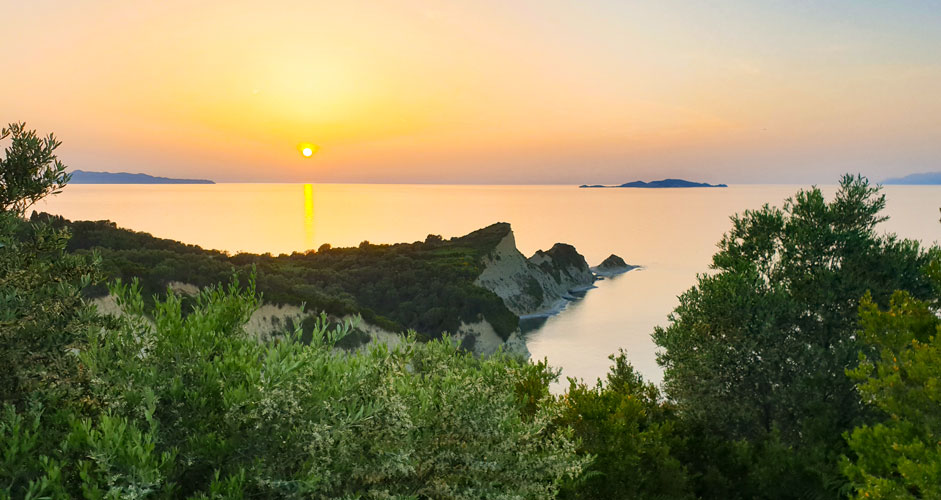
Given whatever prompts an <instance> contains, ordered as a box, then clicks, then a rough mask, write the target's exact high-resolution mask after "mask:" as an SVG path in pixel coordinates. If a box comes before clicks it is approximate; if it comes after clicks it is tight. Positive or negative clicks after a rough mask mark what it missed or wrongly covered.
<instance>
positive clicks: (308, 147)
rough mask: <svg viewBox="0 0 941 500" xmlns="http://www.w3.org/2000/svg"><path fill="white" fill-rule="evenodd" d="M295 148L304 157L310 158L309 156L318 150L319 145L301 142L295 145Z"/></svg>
mask: <svg viewBox="0 0 941 500" xmlns="http://www.w3.org/2000/svg"><path fill="white" fill-rule="evenodd" d="M297 150H298V152H300V153H301V156H303V157H304V158H310V157H311V156H314V153H316V152H317V151H319V150H320V146H318V145H316V144H311V143H309V142H302V143H300V144H298V145H297Z"/></svg>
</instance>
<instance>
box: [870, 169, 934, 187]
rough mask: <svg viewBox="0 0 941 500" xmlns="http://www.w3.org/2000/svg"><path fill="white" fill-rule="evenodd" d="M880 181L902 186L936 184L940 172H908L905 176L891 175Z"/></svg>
mask: <svg viewBox="0 0 941 500" xmlns="http://www.w3.org/2000/svg"><path fill="white" fill-rule="evenodd" d="M882 183H883V184H895V185H904V186H937V185H939V184H941V172H925V173H921V174H909V175H906V176H905V177H893V178H891V179H886V180H884V181H882Z"/></svg>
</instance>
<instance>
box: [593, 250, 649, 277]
mask: <svg viewBox="0 0 941 500" xmlns="http://www.w3.org/2000/svg"><path fill="white" fill-rule="evenodd" d="M638 267H639V266H632V265H630V264H628V263H627V262H624V259H622V258H620V257H618V256H617V255H614V254H611V255H609V256H608V258H607V259H605V260H603V261H602V262H601V264H598V265H597V266H595V267H593V268H591V270H592V272H594V273H595V275H596V276H615V275H618V274H622V273H626V272H628V271H630V270H631V269H637V268H638Z"/></svg>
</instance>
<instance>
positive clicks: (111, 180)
mask: <svg viewBox="0 0 941 500" xmlns="http://www.w3.org/2000/svg"><path fill="white" fill-rule="evenodd" d="M70 183H71V184H215V182H213V181H210V180H206V179H170V178H168V177H154V176H152V175H147V174H129V173H127V172H117V173H114V172H87V171H85V170H73V171H72V180H71V181H70Z"/></svg>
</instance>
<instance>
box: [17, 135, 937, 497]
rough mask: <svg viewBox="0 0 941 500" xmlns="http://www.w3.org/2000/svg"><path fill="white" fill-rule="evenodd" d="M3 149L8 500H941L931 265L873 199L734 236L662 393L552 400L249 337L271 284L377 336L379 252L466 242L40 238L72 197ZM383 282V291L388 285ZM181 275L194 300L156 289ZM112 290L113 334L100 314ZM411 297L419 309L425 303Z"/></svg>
mask: <svg viewBox="0 0 941 500" xmlns="http://www.w3.org/2000/svg"><path fill="white" fill-rule="evenodd" d="M12 140H13V141H14V143H15V145H16V147H12V148H8V149H7V152H6V155H7V158H8V159H9V158H11V157H12V158H14V159H16V161H17V162H19V163H17V167H16V168H17V169H18V170H16V171H13V170H10V171H7V170H4V173H3V175H2V176H0V182H3V183H4V185H3V186H0V187H2V189H0V192H2V193H26V194H21V195H17V196H28V198H23V199H22V200H19V201H18V200H17V199H15V196H12V195H11V196H8V199H6V200H4V203H5V204H4V208H5V210H3V211H0V367H2V370H0V498H76V497H84V498H573V499H575V498H585V499H587V498H605V499H607V498H666V499H686V498H716V499H719V498H840V497H843V498H846V497H856V498H860V499H862V498H893V499H894V498H913V499H914V498H937V497H938V496H939V495H941V491H939V489H938V485H939V484H941V441H939V440H941V406H939V405H941V403H939V401H941V393H939V388H941V380H939V377H941V354H939V352H941V351H939V350H938V345H937V336H938V333H939V331H941V320H939V306H941V259H939V251H938V250H937V249H936V248H931V249H928V250H923V249H921V248H919V247H918V245H916V244H915V243H912V242H908V241H903V240H897V239H895V238H893V237H884V236H879V235H877V234H876V232H875V229H874V228H875V225H876V224H877V223H878V221H879V220H880V215H879V213H880V211H881V209H882V207H883V204H884V201H883V199H882V197H881V196H880V195H879V193H878V190H877V189H875V188H872V187H871V186H869V185H868V183H867V182H866V181H865V180H864V179H860V178H849V177H848V178H845V179H844V180H843V182H842V185H841V189H840V191H839V193H838V195H837V197H836V198H835V199H834V200H833V201H832V202H829V203H827V202H825V201H824V199H823V197H822V196H821V194H820V192H819V191H818V190H816V189H811V190H808V191H802V192H801V193H798V195H797V196H796V197H795V198H794V199H793V200H789V201H788V202H787V203H786V204H785V206H784V209H783V210H777V209H773V208H770V207H765V208H763V209H761V210H758V211H752V212H746V213H745V214H743V215H742V216H741V217H736V218H734V219H733V228H732V230H731V231H730V232H729V233H728V234H727V235H726V236H725V238H724V239H723V240H722V243H721V245H720V251H719V253H717V254H716V256H715V258H714V266H713V272H712V273H710V274H707V275H704V276H701V277H699V280H698V283H697V285H696V286H695V287H693V288H692V289H690V290H689V291H688V292H687V293H685V294H684V295H683V296H682V297H681V298H680V305H679V307H678V308H677V309H676V311H675V312H674V314H673V315H672V316H671V318H670V321H669V324H668V325H667V326H666V327H665V328H662V329H658V330H657V331H656V332H655V339H656V341H657V343H658V344H659V345H660V346H661V347H662V348H663V351H662V358H661V362H662V363H663V365H664V368H665V370H666V382H665V384H664V387H663V388H662V389H661V388H657V387H655V386H653V385H651V384H649V383H646V382H645V381H643V380H642V379H641V377H640V376H639V375H638V374H637V373H636V372H635V371H634V370H633V368H631V366H630V364H629V363H628V362H627V357H628V356H627V354H626V353H623V352H622V353H620V354H619V355H617V356H612V358H611V359H612V362H613V365H612V367H611V370H610V373H609V374H608V376H607V378H606V380H604V381H598V382H597V383H595V384H587V383H584V382H581V381H570V383H569V387H568V389H567V391H566V392H565V394H563V395H559V396H555V395H551V394H550V393H549V390H548V387H549V384H550V383H551V382H553V381H554V380H555V379H556V378H557V375H558V373H557V372H556V371H554V370H553V369H551V368H550V367H548V366H547V365H546V363H545V362H538V363H531V362H527V361H522V360H520V359H517V358H514V357H509V356H505V355H502V354H497V355H495V356H492V357H488V358H478V357H474V356H472V355H469V354H467V353H465V352H463V351H461V350H460V349H459V348H458V347H457V346H455V345H453V343H451V342H450V341H449V340H448V338H447V337H444V338H440V339H437V340H433V341H425V342H417V341H416V340H415V338H414V336H413V337H412V338H410V339H407V340H405V341H404V342H402V343H401V345H399V346H397V347H395V348H391V349H390V348H387V347H385V346H383V345H375V346H370V347H369V348H368V349H364V350H360V351H356V352H354V353H347V352H344V351H342V350H338V349H334V348H333V346H334V345H335V344H336V343H337V342H340V341H342V340H343V338H344V335H346V334H347V333H348V332H349V331H350V325H349V324H345V325H339V326H337V325H328V324H327V322H326V321H325V319H324V318H323V317H321V318H319V319H318V320H317V321H315V322H314V324H313V325H312V327H311V328H310V331H309V335H308V336H307V337H305V338H304V340H303V341H302V340H301V338H300V332H295V333H294V334H293V335H288V336H286V337H284V338H279V339H276V340H273V341H269V342H259V341H258V339H256V338H254V337H252V336H251V335H248V334H247V333H246V332H245V331H244V328H243V325H244V323H245V321H246V319H247V318H248V316H249V315H250V313H251V312H252V311H253V310H254V308H255V307H256V306H257V304H258V301H259V297H258V293H257V291H258V288H260V287H261V283H262V282H263V280H268V281H265V283H266V284H265V286H266V287H268V288H266V294H265V298H266V299H268V297H269V293H270V294H271V295H275V296H277V294H278V293H283V294H286V295H285V297H287V294H291V293H301V294H307V295H304V297H305V298H310V297H314V295H313V292H314V291H315V290H319V293H322V294H323V297H321V298H320V299H318V300H321V301H322V302H316V301H312V302H310V303H313V304H317V305H323V304H329V300H333V299H334V298H335V299H336V300H340V301H343V300H347V299H348V298H349V297H350V296H354V293H355V294H358V295H355V298H354V299H351V300H352V302H351V303H353V304H355V305H356V307H357V310H358V311H362V310H364V308H363V304H366V303H369V304H380V305H375V306H374V305H370V306H369V307H370V308H373V307H375V309H370V310H373V311H374V313H375V314H376V315H377V317H378V315H379V314H380V312H382V311H385V310H387V309H384V308H386V307H390V306H389V305H382V304H381V299H378V298H376V299H372V298H370V297H371V296H370V293H371V292H369V291H368V290H365V289H364V291H357V290H356V289H355V288H356V287H360V286H363V284H364V283H365V281H367V279H366V278H367V277H368V273H369V266H368V262H370V258H372V259H375V261H376V262H382V263H384V264H389V265H393V266H400V267H396V268H395V269H397V270H399V271H407V270H409V269H412V270H414V267H411V266H412V264H411V263H408V262H405V261H408V260H413V261H417V260H421V259H425V260H426V261H427V260H431V261H434V262H439V263H447V264H446V266H445V267H447V268H448V269H450V271H447V270H442V272H457V271H455V269H460V267H461V266H458V265H455V264H459V263H461V262H468V264H467V267H468V268H469V269H468V270H467V271H466V272H467V273H472V272H473V269H472V267H473V264H472V262H471V261H469V260H465V259H471V260H472V258H473V257H474V253H473V252H475V251H478V250H475V241H465V242H463V243H464V244H460V245H454V244H453V243H454V242H453V240H452V241H451V242H444V241H442V240H441V239H439V238H429V240H428V241H426V242H424V243H421V244H413V245H405V246H391V247H379V246H373V245H363V246H362V248H360V249H356V250H359V251H360V252H359V253H357V251H354V250H353V249H340V250H333V249H327V248H323V249H322V250H321V251H320V252H318V253H317V254H318V255H321V259H323V260H321V261H319V263H318V264H316V265H315V264H313V261H312V260H308V259H310V258H311V257H310V256H308V255H293V256H284V257H280V258H274V257H267V256H243V257H238V256H237V257H230V256H226V255H223V254H218V253H212V252H206V251H203V250H201V249H198V248H196V247H191V246H187V245H182V244H179V243H175V242H169V241H167V240H154V239H153V238H150V237H149V236H146V235H141V234H137V233H132V232H127V231H123V232H122V231H117V230H116V229H115V228H113V227H109V226H106V225H104V224H103V223H84V222H77V223H71V224H65V223H64V222H63V221H61V220H56V219H50V218H49V217H34V218H33V219H32V220H25V219H24V218H23V215H24V211H23V210H20V209H19V208H21V207H24V206H27V204H28V203H30V202H31V201H30V200H35V199H39V198H41V197H42V196H43V195H45V194H49V193H52V192H54V191H55V190H57V189H58V188H59V187H61V184H62V183H63V182H67V180H68V179H67V177H66V178H64V177H62V175H61V174H62V172H61V170H60V169H59V167H61V164H60V163H58V162H57V160H56V159H55V156H54V154H53V152H54V149H55V146H57V142H56V141H54V139H51V138H50V141H49V142H43V141H40V140H38V139H36V136H35V134H32V133H30V132H28V131H25V130H22V128H21V130H19V132H18V133H17V135H15V136H13V137H12ZM43 148H44V149H43ZM11 150H12V151H13V152H14V153H15V154H12V155H11ZM31 150H38V153H37V154H35V155H32V156H31V155H30V154H25V153H28V151H31ZM23 158H33V160H30V161H33V163H30V162H29V161H26V160H23ZM24 161H25V163H24ZM8 164H12V163H9V160H4V163H3V168H4V169H7V165H8ZM24 165H25V166H24ZM11 172H12V173H11ZM23 176H26V178H25V179H23V178H21V177H23ZM11 179H12V180H13V182H11ZM16 186H19V187H16ZM24 186H25V187H24ZM492 236H494V235H490V234H486V233H483V234H477V235H475V238H477V240H476V243H480V242H482V241H485V240H486V239H487V238H490V237H492ZM109 238H110V240H108V239H109ZM105 240H108V244H107V245H102V244H101V242H102V241H105ZM96 242H97V243H96ZM142 243H145V244H142ZM70 245H71V249H70V248H68V247H69V246H70ZM93 247H106V248H107V249H106V250H102V251H101V252H100V253H98V252H97V251H92V250H90V249H91V248H93ZM142 247H146V248H147V251H146V252H143V251H139V250H140V249H141V248H142ZM476 248H483V247H476ZM324 256H327V257H324ZM366 256H369V258H366ZM121 259H123V260H121ZM168 259H170V260H174V259H175V260H174V262H173V263H172V265H170V264H168V263H167V260H168ZM239 259H241V260H239ZM279 259H280V260H279ZM441 259H444V260H441ZM399 261H401V262H399ZM396 262H398V263H396ZM324 263H326V264H324ZM426 263H427V262H426ZM162 264H163V265H162ZM251 266H255V269H257V271H256V274H252V273H251V271H250V269H251ZM266 266H269V267H266ZM306 267H312V268H315V269H314V271H313V272H312V273H311V274H305V273H306V271H305V268H306ZM347 269H349V270H350V271H351V273H352V275H353V277H352V278H351V279H350V282H349V283H345V282H344V281H345V279H346V277H347V276H346V270H347ZM118 270H120V272H118ZM176 272H179V273H180V275H179V276H176V275H174V274H173V273H176ZM376 272H378V273H381V272H382V271H376ZM416 272H417V271H416ZM462 272H463V271H462ZM318 273H319V274H318ZM327 274H329V275H330V277H329V278H323V276H325V275H327ZM318 276H320V277H319V278H318ZM116 277H117V278H121V279H122V280H121V281H118V282H114V281H111V278H116ZM135 277H142V278H143V279H142V280H140V281H137V282H135V281H133V280H132V279H133V278H135ZM448 277H453V276H452V275H449V274H445V275H444V277H442V278H441V282H440V283H437V284H433V288H434V290H435V291H436V293H437V292H439V291H442V290H446V289H447V283H446V280H447V278H448ZM386 278H388V279H394V277H393V276H392V275H391V274H390V275H389V276H386V277H385V278H383V279H379V280H373V283H382V285H380V286H399V284H398V283H395V282H388V283H387V282H386V281H383V280H385V279H386ZM466 278H467V277H466V276H463V275H460V279H461V280H466ZM417 279H423V278H417ZM174 280H181V281H184V280H185V281H187V282H194V281H195V282H196V284H199V285H202V286H204V288H203V290H202V291H201V292H199V293H198V294H196V295H195V296H192V297H185V298H183V297H179V296H177V295H175V294H173V293H167V294H164V293H163V292H164V291H165V286H166V283H167V282H168V281H174ZM279 280H280V281H279ZM308 280H309V281H308ZM317 280H320V281H317ZM109 281H110V283H111V284H110V290H111V292H112V293H113V294H114V295H115V296H116V297H118V299H119V303H120V305H121V308H122V311H123V312H122V313H121V314H119V315H101V314H99V313H98V312H97V311H96V310H95V309H94V308H93V307H90V306H89V305H87V303H86V301H85V300H84V299H83V294H87V293H88V291H89V289H94V288H95V287H98V288H97V290H98V293H100V291H101V288H100V287H102V286H104V285H103V284H104V283H107V282H109ZM305 282H307V283H312V284H309V285H304V283H305ZM328 282H329V283H334V284H336V287H335V288H330V287H329V286H324V287H323V288H319V287H320V285H321V284H323V283H328ZM223 284H225V285H223ZM305 286H306V288H305ZM155 292H161V293H160V295H159V296H156V297H155V296H154V293H155ZM409 293H411V292H409ZM462 293H463V292H461V291H460V290H458V291H457V292H455V295H454V296H453V297H451V298H450V299H449V298H445V299H443V300H445V301H446V302H445V303H446V304H448V306H447V308H448V311H447V314H451V313H452V312H453V310H452V309H451V308H457V309H458V310H460V308H462V307H465V305H464V303H463V302H462V300H463V299H462V297H467V295H462ZM344 294H348V295H344ZM413 296H414V297H416V298H417V299H415V300H418V302H416V304H415V311H416V312H417V313H420V312H421V309H422V308H433V307H434V306H433V305H432V302H430V300H431V299H430V298H428V295H427V294H425V293H424V292H421V291H415V292H414V294H413ZM403 297H404V296H403ZM485 299H487V298H486V297H483V298H481V301H482V302H480V303H478V304H477V305H474V306H471V307H481V306H480V304H481V303H486V300H485ZM403 300H405V299H404V298H403ZM448 300H450V301H451V302H447V301H448ZM472 302H473V301H472ZM392 306H395V304H392ZM376 311H379V312H376ZM435 314H437V313H435ZM447 314H444V315H443V316H442V318H445V317H446V316H447ZM388 320H389V321H390V322H394V323H395V324H397V325H405V324H409V323H408V321H424V320H415V319H414V318H412V319H408V318H407V317H405V316H401V317H398V318H391V319H388ZM400 321H401V323H399V322H400ZM435 321H437V323H435V322H434V321H430V320H429V322H428V323H427V324H428V325H433V324H436V325H439V326H440V325H443V324H447V321H450V320H449V319H446V318H445V319H440V318H439V319H437V320H435ZM430 327H431V326H429V328H430ZM439 331H440V330H439ZM661 391H662V392H661Z"/></svg>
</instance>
